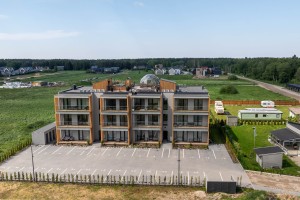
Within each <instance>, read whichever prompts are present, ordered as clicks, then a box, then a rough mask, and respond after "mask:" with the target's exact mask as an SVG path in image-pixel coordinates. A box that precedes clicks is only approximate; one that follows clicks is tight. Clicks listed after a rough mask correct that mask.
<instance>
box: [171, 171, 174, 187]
mask: <svg viewBox="0 0 300 200" xmlns="http://www.w3.org/2000/svg"><path fill="white" fill-rule="evenodd" d="M173 178H174V177H173V171H172V173H171V185H172V184H173V181H174V180H173Z"/></svg>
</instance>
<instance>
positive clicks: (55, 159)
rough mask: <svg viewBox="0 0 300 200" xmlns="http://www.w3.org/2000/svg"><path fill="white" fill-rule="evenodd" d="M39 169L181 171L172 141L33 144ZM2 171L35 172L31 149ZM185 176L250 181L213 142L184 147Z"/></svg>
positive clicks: (130, 173)
mask: <svg viewBox="0 0 300 200" xmlns="http://www.w3.org/2000/svg"><path fill="white" fill-rule="evenodd" d="M32 149H33V155H34V166H35V171H36V172H42V173H49V174H52V173H54V174H58V175H64V174H73V175H75V174H77V175H80V174H82V175H98V174H99V175H100V176H101V175H103V176H107V175H115V176H119V175H120V176H135V177H138V179H139V180H140V179H141V176H143V175H144V176H150V175H152V176H154V175H155V176H156V177H158V176H161V177H165V176H166V177H173V176H177V174H178V150H177V149H172V148H171V144H163V145H162V147H161V148H160V149H153V148H123V147H118V148H114V147H101V145H100V144H94V145H91V146H88V147H80V146H55V145H41V146H32ZM0 171H2V172H32V162H31V150H30V148H27V149H25V150H24V151H22V152H20V153H19V154H17V155H15V156H13V157H11V158H10V159H9V160H7V161H5V162H4V163H2V164H1V165H0ZM180 171H181V174H182V176H187V177H188V179H190V177H200V178H201V180H203V179H204V178H206V180H214V181H229V180H237V177H241V176H242V186H248V187H249V186H250V185H251V183H250V180H249V178H248V176H247V174H246V173H245V171H244V170H243V168H242V167H241V165H240V164H235V163H233V162H232V160H231V158H230V156H229V154H228V153H227V151H226V148H225V147H224V145H210V146H209V149H208V150H199V149H192V150H189V149H181V150H180Z"/></svg>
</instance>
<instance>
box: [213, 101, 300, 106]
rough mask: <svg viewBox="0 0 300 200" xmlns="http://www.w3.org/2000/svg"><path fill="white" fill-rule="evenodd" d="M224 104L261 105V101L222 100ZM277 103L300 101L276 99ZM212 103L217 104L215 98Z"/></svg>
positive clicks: (284, 104) (295, 102) (284, 103)
mask: <svg viewBox="0 0 300 200" xmlns="http://www.w3.org/2000/svg"><path fill="white" fill-rule="evenodd" d="M222 102H223V104H224V105H260V103H261V101H258V100H222ZM274 103H275V105H278V106H298V105H300V102H299V101H285V100H276V101H274ZM210 104H215V100H210Z"/></svg>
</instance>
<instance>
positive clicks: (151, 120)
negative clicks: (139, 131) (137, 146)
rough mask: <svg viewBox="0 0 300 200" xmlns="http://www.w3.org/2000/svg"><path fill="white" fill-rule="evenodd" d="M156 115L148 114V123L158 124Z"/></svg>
mask: <svg viewBox="0 0 300 200" xmlns="http://www.w3.org/2000/svg"><path fill="white" fill-rule="evenodd" d="M158 124H159V122H158V115H148V125H158Z"/></svg>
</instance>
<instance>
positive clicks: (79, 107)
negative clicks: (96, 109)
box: [59, 105, 89, 110]
mask: <svg viewBox="0 0 300 200" xmlns="http://www.w3.org/2000/svg"><path fill="white" fill-rule="evenodd" d="M59 110H89V106H88V105H62V106H60V107H59Z"/></svg>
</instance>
